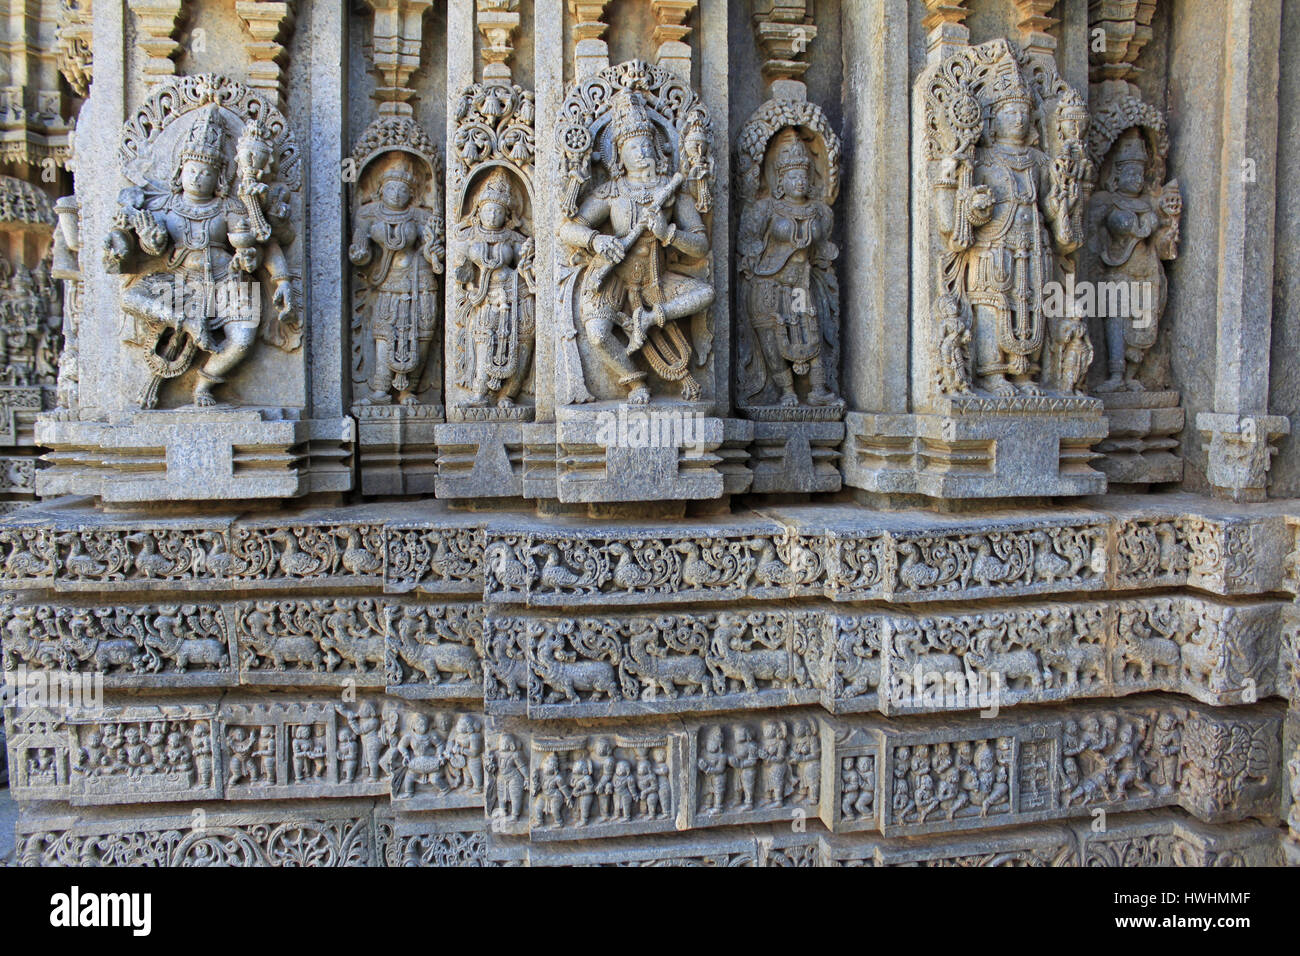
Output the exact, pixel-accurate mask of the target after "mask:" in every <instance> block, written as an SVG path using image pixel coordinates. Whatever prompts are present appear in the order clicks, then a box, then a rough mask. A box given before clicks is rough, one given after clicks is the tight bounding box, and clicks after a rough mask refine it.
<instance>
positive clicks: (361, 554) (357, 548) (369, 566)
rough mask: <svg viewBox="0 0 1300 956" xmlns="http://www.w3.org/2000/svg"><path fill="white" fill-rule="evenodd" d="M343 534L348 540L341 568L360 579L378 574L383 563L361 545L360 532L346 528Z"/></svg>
mask: <svg viewBox="0 0 1300 956" xmlns="http://www.w3.org/2000/svg"><path fill="white" fill-rule="evenodd" d="M344 534H345V535H346V537H347V539H348V546H347V548H346V549H345V550H344V551H343V567H345V568H347V569H348V570H349V571H351V572H352V573H353V574H355V575H358V576H360V577H368V576H370V575H372V574H378V573H379V570H380V568H382V567H383V566H384V562H383V561H382V560H381V559H380V558H378V557H376V556H375V555H373V554H371V553H370V552H369V551H367V550H366V548H365V546H364V545H363V544H362V543H361V532H360V531H358V530H357V529H356V528H348V529H347V530H346V531H345V532H344Z"/></svg>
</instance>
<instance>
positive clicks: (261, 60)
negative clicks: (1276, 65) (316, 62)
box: [235, 0, 297, 110]
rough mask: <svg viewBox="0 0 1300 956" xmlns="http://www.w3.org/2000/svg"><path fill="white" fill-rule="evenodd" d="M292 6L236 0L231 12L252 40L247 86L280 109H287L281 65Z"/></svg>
mask: <svg viewBox="0 0 1300 956" xmlns="http://www.w3.org/2000/svg"><path fill="white" fill-rule="evenodd" d="M296 4H297V0H238V2H236V4H235V13H236V14H238V15H239V20H240V22H241V23H242V24H243V25H244V29H245V30H247V31H248V35H249V36H250V37H252V39H253V42H252V43H250V44H249V45H248V52H249V54H250V55H251V56H252V58H253V61H254V62H253V65H252V66H251V67H250V68H249V71H248V85H249V86H251V87H253V88H254V89H259V90H265V91H266V92H268V93H271V94H274V96H275V97H276V102H277V103H278V104H279V106H280V109H281V110H284V109H285V108H286V106H287V103H286V101H285V94H286V92H287V90H286V87H285V83H286V80H287V77H286V75H285V72H284V66H285V62H286V60H287V58H288V50H287V49H286V46H287V44H288V42H289V38H290V37H291V36H292V35H293V26H294V17H295V15H296V14H295V6H296Z"/></svg>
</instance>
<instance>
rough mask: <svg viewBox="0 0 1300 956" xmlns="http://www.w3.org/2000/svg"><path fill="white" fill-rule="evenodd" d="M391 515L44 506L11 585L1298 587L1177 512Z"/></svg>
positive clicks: (354, 510) (1254, 527)
mask: <svg viewBox="0 0 1300 956" xmlns="http://www.w3.org/2000/svg"><path fill="white" fill-rule="evenodd" d="M537 427H540V426H537ZM527 463H528V462H527V460H526V462H525V464H526V465H527ZM527 480H528V477H527V473H525V481H527ZM381 510H382V512H383V513H382V514H380V513H378V512H377V511H376V510H375V506H373V505H364V504H362V505H355V506H351V507H348V508H337V509H330V508H323V509H318V508H312V509H302V510H300V511H297V512H289V513H287V514H286V515H284V516H283V517H282V518H281V520H278V521H270V520H267V518H266V516H264V515H261V514H258V513H256V512H254V513H251V514H250V515H249V516H247V517H243V518H240V517H237V516H235V515H232V514H227V515H213V516H209V517H205V518H171V517H166V518H162V517H158V516H156V515H149V514H144V513H135V514H132V513H129V512H125V511H123V512H118V513H110V514H106V513H102V512H100V511H98V510H96V509H95V508H94V507H93V506H92V505H90V504H89V503H87V502H86V501H84V500H83V501H70V502H69V501H65V502H60V503H51V504H49V505H39V506H33V507H29V508H28V509H26V510H25V511H23V512H21V513H18V514H14V515H12V516H9V517H7V518H6V519H5V520H4V521H3V523H0V582H3V583H4V584H5V585H6V586H8V587H10V588H15V589H22V588H45V589H50V590H53V591H56V592H60V591H102V592H105V593H128V592H149V591H152V590H156V589H158V588H159V587H160V586H161V587H163V588H171V587H176V586H183V587H184V588H186V589H189V590H202V591H221V590H225V591H236V590H270V589H276V588H278V589H281V590H284V591H288V590H292V589H297V588H302V587H329V588H338V589H343V590H348V591H353V592H355V591H380V590H382V593H384V594H389V595H401V594H415V595H418V594H436V595H445V596H460V597H463V598H466V599H485V600H487V601H489V602H492V603H502V604H525V605H531V606H536V607H555V606H562V607H568V606H571V605H572V604H573V603H574V601H575V600H580V601H582V602H585V603H589V604H627V603H634V604H661V603H662V604H680V603H685V602H692V601H694V602H704V601H710V602H711V601H724V602H728V603H736V602H741V601H753V600H763V599H767V598H772V599H780V598H789V597H824V598H829V599H831V600H834V601H843V602H852V601H869V600H884V601H889V602H893V603H911V602H917V601H925V602H933V601H945V600H954V599H958V598H961V599H965V600H975V599H984V598H1013V597H1030V596H1035V595H1037V596H1048V595H1056V594H1067V593H1073V592H1080V591H1101V590H1133V589H1138V590H1145V589H1152V588H1178V587H1187V586H1190V587H1195V588H1199V589H1200V590H1203V591H1207V592H1210V593H1213V594H1220V595H1262V594H1268V593H1269V592H1273V591H1278V590H1281V589H1283V588H1284V587H1286V586H1287V585H1286V583H1285V580H1284V573H1283V566H1284V558H1285V556H1286V555H1287V553H1288V552H1289V551H1291V550H1293V548H1294V534H1293V533H1292V532H1290V531H1289V530H1288V527H1287V524H1286V515H1287V511H1286V509H1285V508H1283V507H1278V508H1270V509H1260V508H1258V507H1242V506H1236V505H1232V504H1225V503H1223V502H1217V501H1216V502H1210V501H1201V500H1198V499H1194V498H1181V497H1180V498H1166V497H1151V496H1142V497H1135V498H1119V499H1113V500H1109V499H1108V500H1107V502H1106V503H1105V505H1104V507H1098V508H1095V509H1084V508H1079V509H1074V510H1071V511H1065V512H1063V511H1061V510H1059V509H1055V510H1049V509H1042V510H1041V511H1032V512H1030V513H1028V514H1026V513H1024V512H1023V511H1021V512H1016V513H989V514H979V515H973V516H952V515H947V516H940V515H935V514H933V513H931V512H928V511H910V512H896V513H887V512H864V511H862V509H860V508H857V507H854V506H851V505H844V504H830V505H815V506H814V505H809V506H801V505H790V506H786V507H782V508H779V509H769V510H766V511H764V512H762V513H759V512H752V511H740V512H738V513H736V514H733V515H729V516H718V517H715V518H712V519H708V518H693V519H691V520H690V521H689V522H687V523H682V522H676V523H674V522H669V521H663V520H661V519H660V520H656V521H655V522H654V523H650V524H646V523H644V522H643V523H641V524H637V525H627V524H624V523H621V522H618V523H611V522H595V521H592V520H590V519H582V520H578V519H567V520H566V521H565V522H564V523H562V524H558V525H557V524H556V523H555V521H554V520H553V519H547V518H544V517H542V518H539V517H538V516H537V515H535V514H532V513H531V512H528V513H525V512H505V511H501V512H495V513H493V514H491V515H470V514H466V513H463V512H455V511H449V510H448V509H447V508H446V506H445V505H443V504H439V503H437V502H421V503H406V504H402V505H389V506H387V507H386V508H384V509H381Z"/></svg>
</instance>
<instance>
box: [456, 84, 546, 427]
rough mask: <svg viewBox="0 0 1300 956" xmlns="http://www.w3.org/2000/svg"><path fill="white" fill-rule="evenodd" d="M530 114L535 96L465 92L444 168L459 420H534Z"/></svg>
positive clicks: (502, 89) (513, 91) (486, 87)
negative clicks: (450, 212) (450, 220)
mask: <svg viewBox="0 0 1300 956" xmlns="http://www.w3.org/2000/svg"><path fill="white" fill-rule="evenodd" d="M533 109H534V107H533V96H532V94H531V93H529V92H527V91H526V90H524V89H522V88H520V87H518V86H513V85H506V84H500V83H496V84H493V83H476V84H473V85H471V86H469V87H466V88H465V90H464V91H463V92H462V94H461V98H460V102H459V105H458V107H457V112H456V120H457V125H456V131H455V134H454V136H453V140H452V146H451V151H450V153H449V162H450V166H449V169H448V189H449V190H451V191H452V197H453V207H452V208H453V209H454V210H455V213H454V214H455V216H456V217H457V222H456V224H455V226H454V227H453V228H452V231H451V235H450V240H449V247H448V256H449V266H448V268H449V281H451V282H453V283H454V284H453V286H452V290H453V291H452V306H451V315H450V317H449V321H450V322H451V329H450V335H449V338H448V341H449V343H450V346H449V347H450V349H451V354H450V356H449V359H450V361H449V362H448V375H449V381H448V383H447V385H448V389H449V390H450V389H451V388H452V386H453V384H454V385H455V391H454V392H452V393H450V394H449V395H448V399H447V403H448V406H449V409H453V408H454V411H449V416H450V417H451V418H452V419H453V420H458V419H464V420H467V421H493V420H498V421H499V420H525V419H527V418H530V417H531V415H532V405H531V399H532V389H531V387H530V381H531V372H532V359H533V353H534V338H535V332H536V329H535V323H534V315H535V311H536V310H535V302H536V288H535V283H536V280H535V272H534V268H533V257H534V240H533V234H532V233H533V226H532V222H533V216H532V211H533V209H532V206H533V204H532V187H531V183H532V169H533V158H534V148H533Z"/></svg>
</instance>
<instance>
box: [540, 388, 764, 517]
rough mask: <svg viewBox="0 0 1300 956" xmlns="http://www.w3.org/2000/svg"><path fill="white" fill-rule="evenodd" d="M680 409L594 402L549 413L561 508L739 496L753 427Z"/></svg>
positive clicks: (746, 477)
mask: <svg viewBox="0 0 1300 956" xmlns="http://www.w3.org/2000/svg"><path fill="white" fill-rule="evenodd" d="M709 411H711V406H708V405H694V404H690V403H686V402H682V403H677V404H671V405H669V404H663V405H628V404H625V403H621V402H601V403H596V404H591V405H577V406H565V407H562V408H560V409H558V410H557V411H556V421H555V437H556V461H555V469H556V486H557V497H558V498H559V500H560V501H562V502H571V503H595V502H615V501H659V500H678V501H680V500H689V499H713V498H721V497H722V496H723V495H724V494H735V493H738V492H741V491H744V490H746V488H747V487H748V486H749V482H750V474H749V471H748V469H746V468H744V466H743V465H741V464H739V463H738V461H737V459H738V458H743V456H744V446H745V445H747V444H748V443H749V441H750V439H751V438H752V437H753V425H752V423H750V422H742V421H740V420H738V419H723V418H716V417H714V416H712V415H710V414H708V413H709Z"/></svg>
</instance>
